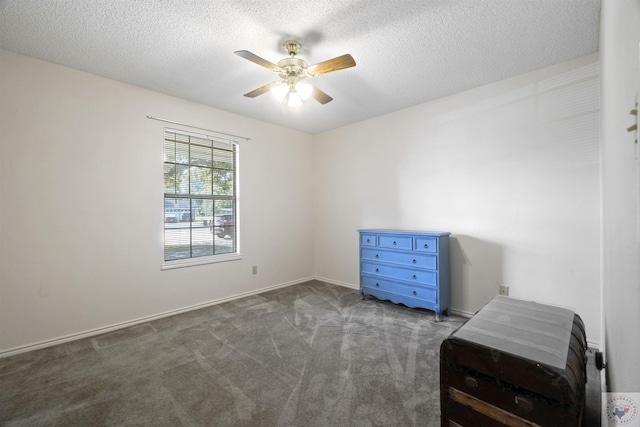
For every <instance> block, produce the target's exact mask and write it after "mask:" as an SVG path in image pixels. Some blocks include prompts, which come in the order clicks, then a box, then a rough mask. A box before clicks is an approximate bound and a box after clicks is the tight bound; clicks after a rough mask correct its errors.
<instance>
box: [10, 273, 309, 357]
mask: <svg viewBox="0 0 640 427" xmlns="http://www.w3.org/2000/svg"><path fill="white" fill-rule="evenodd" d="M313 279H315V277H306V278H303V279H298V280H294V281H291V282H285V283H280V284H277V285H272V286H267V287H266V288H261V289H258V290H255V291H249V292H243V293H241V294H236V295H232V296H229V297H226V298H220V299H217V300H212V301H207V302H204V303H201V304H195V305H191V306H188V307H183V308H179V309H176V310H170V311H165V312H163V313H159V314H154V315H151V316H146V317H140V318H138V319H134V320H129V321H126V322H121V323H115V324H113V325H108V326H104V327H101V328H96V329H91V330H88V331H84V332H78V333H75V334H70V335H65V336H62V337H58V338H53V339H50V340H46V341H40V342H37V343H34V344H27V345H24V346H21V347H14V348H10V349H8V350H3V351H0V358H3V357H9V356H13V355H16V354H20V353H26V352H29V351H33V350H39V349H41V348H46V347H52V346H54V345H58V344H64V343H66V342H70V341H76V340H79V339H83V338H89V337H92V336H96V335H100V334H104V333H107V332H113V331H115V330H118V329H122V328H128V327H130V326H135V325H139V324H141V323H146V322H151V321H153V320H158V319H162V318H164V317H169V316H173V315H176V314H181V313H186V312H188V311H192V310H198V309H200V308H205V307H210V306H212V305H217V304H222V303H225V302H228V301H233V300H236V299H239V298H244V297H248V296H251V295H258V294H261V293H264V292H268V291H272V290H274V289H280V288H286V287H287V286H292V285H297V284H299V283H304V282H308V281H309V280H313Z"/></svg>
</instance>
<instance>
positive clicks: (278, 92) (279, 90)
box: [271, 82, 289, 102]
mask: <svg viewBox="0 0 640 427" xmlns="http://www.w3.org/2000/svg"><path fill="white" fill-rule="evenodd" d="M271 93H272V94H273V96H274V97H275V98H276V99H277V100H278V101H280V102H284V100H285V98H286V97H287V94H288V93H289V85H288V84H286V83H285V82H282V83H280V84H279V85H278V86H276V87H274V88H273V89H271Z"/></svg>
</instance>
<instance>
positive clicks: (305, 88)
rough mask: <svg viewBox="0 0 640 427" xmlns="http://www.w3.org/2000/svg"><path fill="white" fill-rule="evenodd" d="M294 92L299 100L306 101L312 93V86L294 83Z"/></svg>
mask: <svg viewBox="0 0 640 427" xmlns="http://www.w3.org/2000/svg"><path fill="white" fill-rule="evenodd" d="M296 92H298V94H299V95H300V99H302V100H303V101H306V100H307V99H309V98H310V97H311V94H312V93H313V86H311V85H310V84H309V83H303V82H298V83H296Z"/></svg>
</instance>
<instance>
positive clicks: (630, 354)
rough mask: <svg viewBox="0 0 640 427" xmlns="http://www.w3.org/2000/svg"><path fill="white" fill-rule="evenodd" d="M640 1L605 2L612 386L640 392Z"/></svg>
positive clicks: (606, 283)
mask: <svg viewBox="0 0 640 427" xmlns="http://www.w3.org/2000/svg"><path fill="white" fill-rule="evenodd" d="M639 44H640V0H604V1H603V2H602V19H601V35H600V45H601V46H600V51H601V55H602V56H601V58H602V88H603V89H602V157H603V174H602V187H603V250H604V263H603V278H604V280H603V306H604V319H605V322H606V324H605V337H606V340H605V342H606V346H605V350H606V362H607V366H608V368H607V370H606V373H607V383H608V387H609V390H610V391H614V392H640V339H638V337H639V336H640V160H639V158H640V147H638V145H639V144H640V143H636V142H635V141H634V137H637V135H638V134H637V133H636V134H635V135H634V134H633V133H629V132H627V130H626V129H627V128H628V127H630V126H631V124H632V123H634V117H633V116H631V115H630V114H629V111H630V110H631V109H632V108H634V104H635V97H636V94H637V93H638V91H640V48H639Z"/></svg>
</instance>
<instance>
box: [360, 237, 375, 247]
mask: <svg viewBox="0 0 640 427" xmlns="http://www.w3.org/2000/svg"><path fill="white" fill-rule="evenodd" d="M377 241H378V236H376V235H375V234H361V235H360V245H362V246H377V245H376V243H377Z"/></svg>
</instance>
